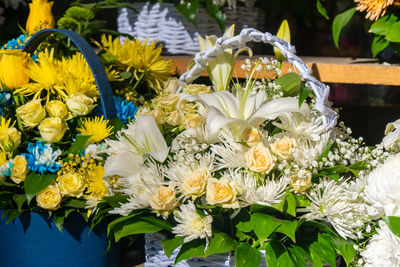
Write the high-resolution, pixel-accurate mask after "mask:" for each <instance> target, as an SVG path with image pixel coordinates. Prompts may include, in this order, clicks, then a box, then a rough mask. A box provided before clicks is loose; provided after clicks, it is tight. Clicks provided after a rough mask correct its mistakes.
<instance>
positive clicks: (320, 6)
mask: <svg viewBox="0 0 400 267" xmlns="http://www.w3.org/2000/svg"><path fill="white" fill-rule="evenodd" d="M317 10H318V12H319V13H320V14H321V15H322V16H323V17H324V18H326V19H329V16H328V13H327V12H326V9H325V7H324V6H323V5H322V3H321V0H317Z"/></svg>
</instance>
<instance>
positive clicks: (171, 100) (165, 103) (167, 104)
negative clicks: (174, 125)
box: [158, 94, 180, 111]
mask: <svg viewBox="0 0 400 267" xmlns="http://www.w3.org/2000/svg"><path fill="white" fill-rule="evenodd" d="M179 97H180V95H179V94H170V95H166V96H163V97H160V98H159V99H158V104H159V105H161V107H163V108H165V109H167V110H169V111H171V110H175V109H176V107H177V105H178V102H179Z"/></svg>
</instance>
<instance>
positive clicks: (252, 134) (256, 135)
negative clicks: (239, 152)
mask: <svg viewBox="0 0 400 267" xmlns="http://www.w3.org/2000/svg"><path fill="white" fill-rule="evenodd" d="M242 139H243V141H244V142H246V143H247V144H248V145H249V146H250V147H252V146H255V145H257V144H258V143H260V142H261V141H262V133H261V132H260V130H258V129H257V128H254V127H248V128H246V129H244V131H243V133H242Z"/></svg>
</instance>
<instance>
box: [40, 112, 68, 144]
mask: <svg viewBox="0 0 400 267" xmlns="http://www.w3.org/2000/svg"><path fill="white" fill-rule="evenodd" d="M67 129H68V126H67V124H66V123H65V122H64V121H62V120H61V119H60V118H46V119H44V120H43V121H42V122H41V123H40V125H39V132H40V135H41V136H42V138H43V139H44V140H45V141H47V142H51V143H53V142H58V141H60V140H61V139H62V138H63V136H64V134H65V132H66V131H67Z"/></svg>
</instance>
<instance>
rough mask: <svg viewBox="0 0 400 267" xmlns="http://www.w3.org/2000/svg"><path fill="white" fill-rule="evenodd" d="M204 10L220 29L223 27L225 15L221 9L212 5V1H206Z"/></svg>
mask: <svg viewBox="0 0 400 267" xmlns="http://www.w3.org/2000/svg"><path fill="white" fill-rule="evenodd" d="M205 9H206V11H207V14H208V15H210V17H212V18H213V19H215V21H216V22H217V23H218V25H219V27H220V28H221V29H223V28H224V26H225V19H226V15H225V13H224V12H223V10H222V8H221V7H220V6H218V5H215V4H214V3H213V0H206V4H205Z"/></svg>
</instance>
